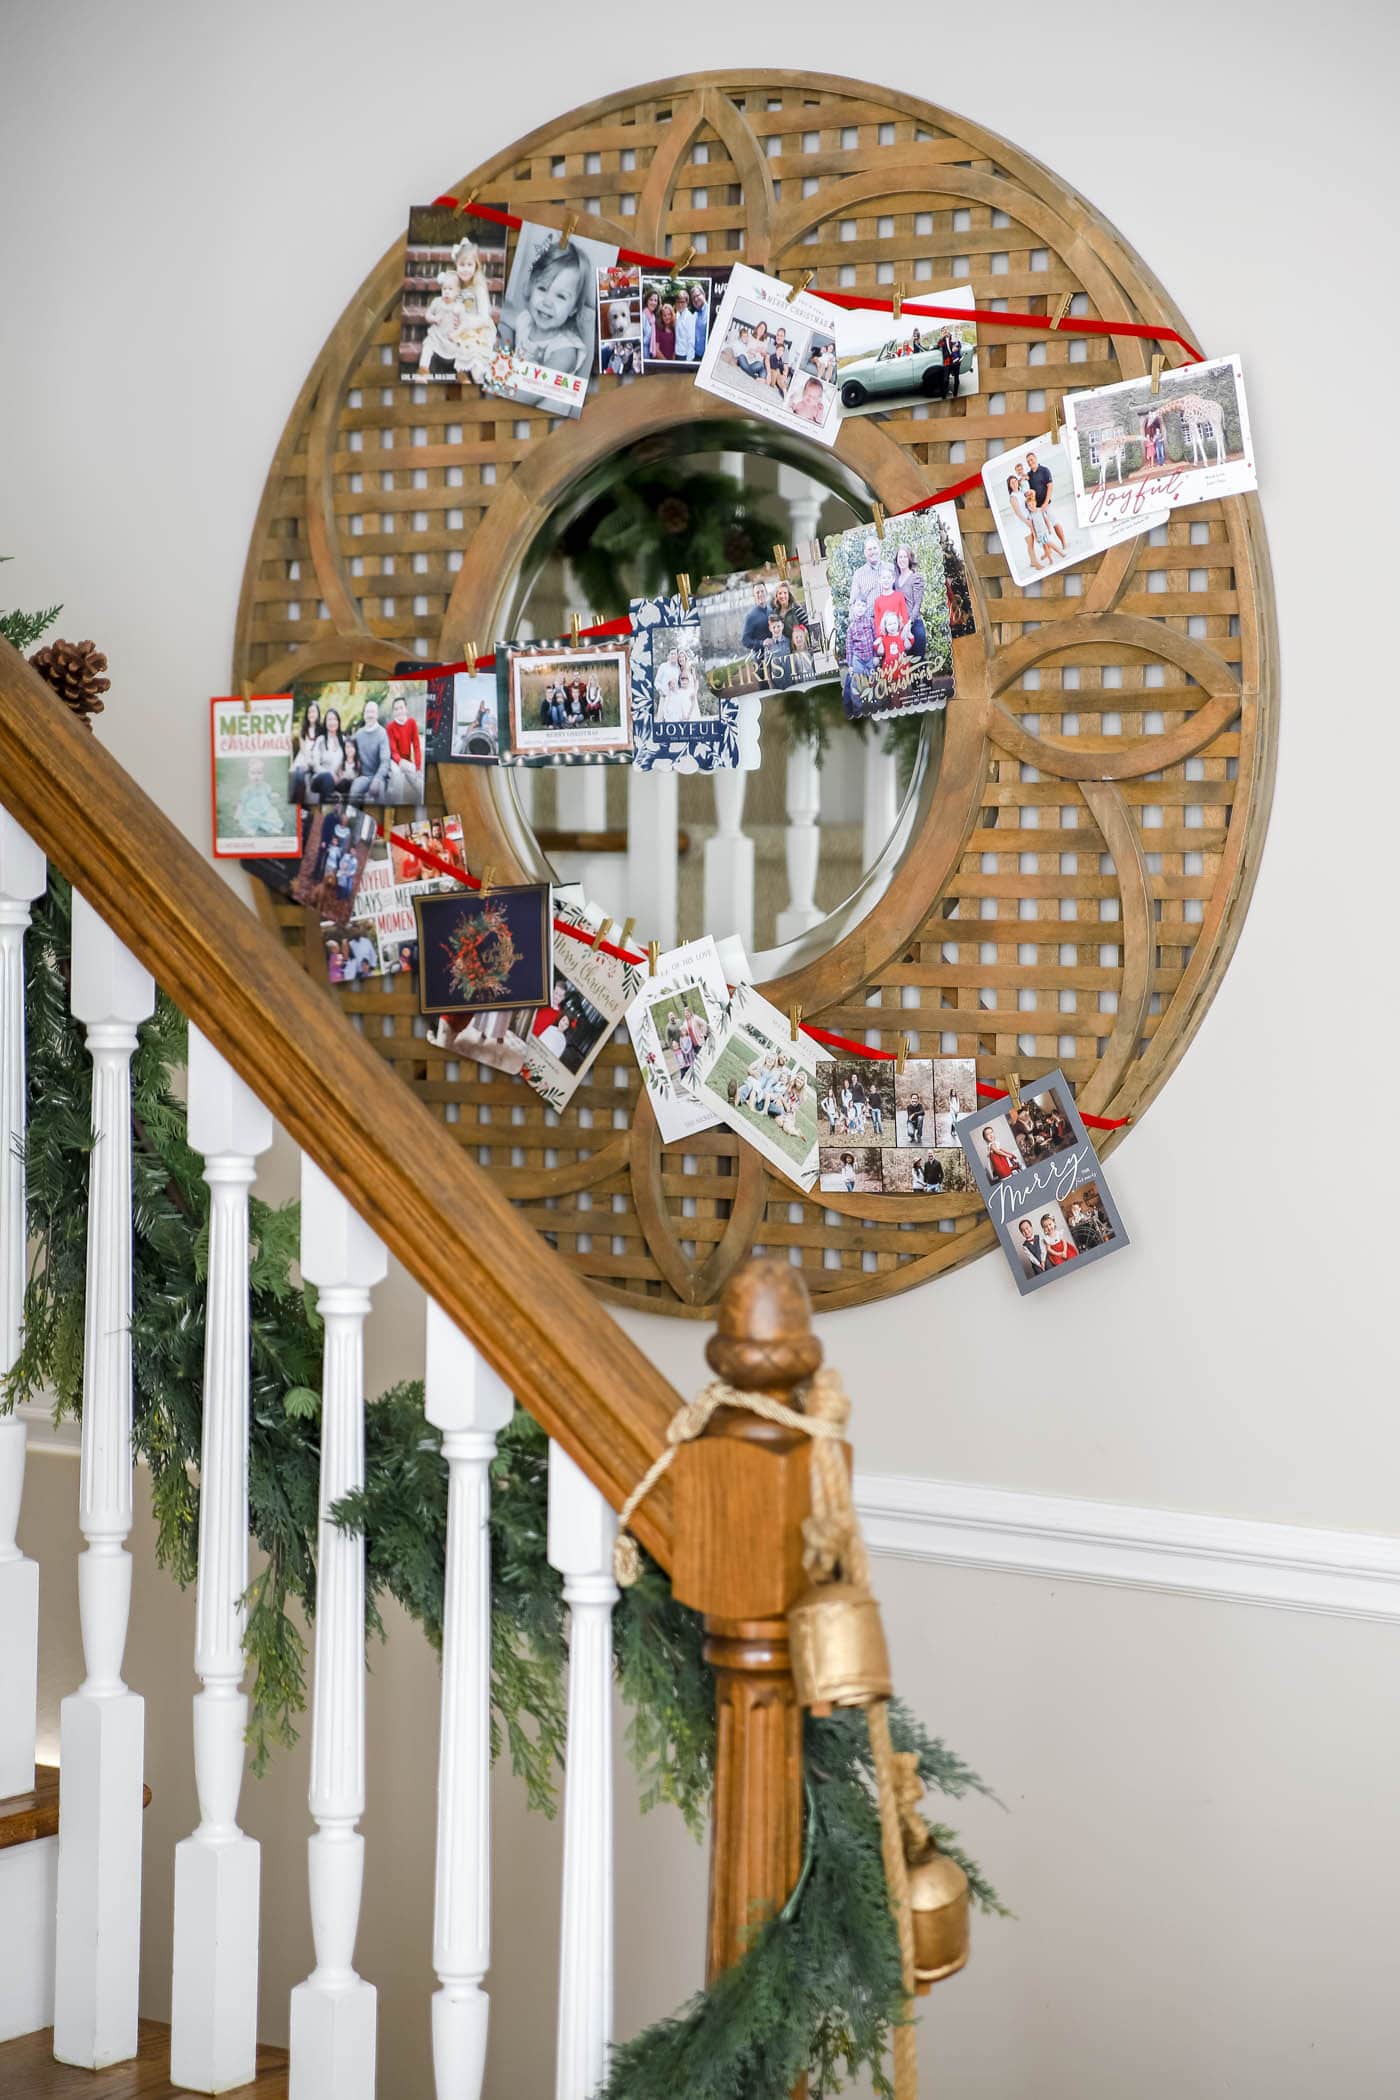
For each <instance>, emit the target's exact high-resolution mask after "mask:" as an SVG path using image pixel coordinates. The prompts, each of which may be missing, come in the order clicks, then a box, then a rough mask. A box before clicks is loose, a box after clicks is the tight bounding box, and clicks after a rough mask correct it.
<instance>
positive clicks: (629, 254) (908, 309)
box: [433, 197, 1201, 364]
mask: <svg viewBox="0 0 1400 2100" xmlns="http://www.w3.org/2000/svg"><path fill="white" fill-rule="evenodd" d="M433 204H434V206H437V207H442V208H444V209H447V210H451V211H461V212H470V214H471V216H472V217H473V218H474V219H489V220H490V221H491V223H492V225H493V226H509V227H512V228H513V229H514V230H515V231H516V232H519V230H520V228H521V227H522V226H523V225H524V224H525V223H526V222H525V220H524V219H521V218H518V217H517V215H516V214H515V213H514V212H513V211H497V210H496V209H495V208H494V206H492V205H490V204H475V203H465V204H464V203H463V202H462V201H461V199H460V198H458V197H434V199H433ZM530 223H531V224H537V223H541V222H537V221H533V220H532V221H531V222H530ZM559 230H560V232H561V233H562V231H563V228H562V227H561V228H560V229H559ZM617 259H618V261H619V262H621V263H628V264H635V265H636V266H637V267H638V268H639V269H643V270H672V269H674V268H675V265H676V257H675V256H674V255H670V256H667V255H643V254H642V252H641V250H640V249H637V248H619V249H618V251H617ZM697 260H698V258H697ZM811 297H812V298H814V299H825V300H826V302H827V304H828V305H829V306H842V307H845V308H846V309H847V311H848V312H851V313H865V312H868V313H891V314H892V313H893V312H894V303H893V301H892V300H891V301H886V300H884V299H861V298H858V297H857V296H856V294H855V293H853V292H812V293H811ZM900 311H901V312H902V313H910V314H919V315H921V316H923V317H925V318H927V319H929V320H935V321H985V322H986V323H987V324H988V326H989V327H993V328H1043V329H1045V330H1046V332H1047V333H1049V332H1051V331H1053V330H1054V329H1056V328H1057V327H1058V328H1061V329H1063V328H1065V327H1066V322H1065V321H1061V322H1058V323H1057V322H1056V321H1055V319H1054V317H1053V316H1052V315H1051V314H1048V313H1047V314H1020V313H999V312H993V311H991V310H990V309H989V308H985V307H981V306H973V307H968V306H929V305H927V304H923V303H919V304H916V303H915V302H914V301H913V300H909V299H903V300H901V301H900ZM1068 318H1069V317H1067V319H1068ZM1073 321H1074V326H1073V329H1072V330H1070V331H1069V332H1070V333H1072V334H1074V335H1131V336H1137V337H1138V338H1139V339H1140V340H1141V341H1143V342H1150V343H1179V344H1180V345H1181V347H1182V349H1183V350H1184V351H1185V352H1186V355H1187V356H1188V357H1189V358H1190V360H1191V362H1192V364H1199V363H1200V361H1201V353H1200V351H1199V350H1197V349H1196V347H1195V345H1194V344H1192V343H1188V342H1187V340H1186V338H1185V336H1184V335H1179V334H1178V333H1177V331H1176V329H1175V328H1163V327H1161V326H1159V325H1158V324H1157V323H1156V322H1145V321H1099V320H1091V319H1090V318H1089V316H1088V315H1087V314H1075V315H1074V316H1073Z"/></svg>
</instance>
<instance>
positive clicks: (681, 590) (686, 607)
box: [676, 572, 690, 613]
mask: <svg viewBox="0 0 1400 2100" xmlns="http://www.w3.org/2000/svg"><path fill="white" fill-rule="evenodd" d="M676 594H677V596H678V597H679V599H680V601H681V611H682V612H684V613H688V612H689V611H690V576H689V573H688V572H685V573H682V574H681V575H679V576H678V577H677V578H676Z"/></svg>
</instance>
